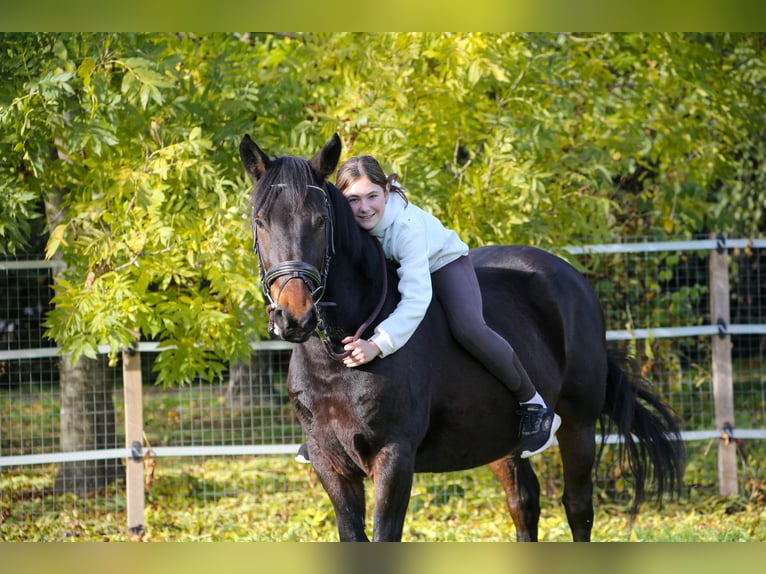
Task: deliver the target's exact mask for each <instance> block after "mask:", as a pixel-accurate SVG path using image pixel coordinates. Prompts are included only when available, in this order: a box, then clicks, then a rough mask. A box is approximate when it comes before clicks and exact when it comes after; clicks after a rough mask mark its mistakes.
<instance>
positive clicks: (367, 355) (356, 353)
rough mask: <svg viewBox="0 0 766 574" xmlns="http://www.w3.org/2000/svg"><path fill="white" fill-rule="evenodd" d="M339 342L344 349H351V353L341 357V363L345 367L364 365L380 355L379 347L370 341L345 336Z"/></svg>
mask: <svg viewBox="0 0 766 574" xmlns="http://www.w3.org/2000/svg"><path fill="white" fill-rule="evenodd" d="M341 343H343V344H344V347H343V348H344V349H345V350H346V351H351V354H350V355H349V356H348V357H346V358H345V359H343V364H344V365H346V366H347V367H358V366H360V365H364V364H365V363H369V362H370V361H372V360H373V359H374V358H375V357H377V356H378V355H380V349H379V348H378V346H377V345H376V344H375V343H373V342H372V341H367V340H365V339H356V340H354V338H353V337H346V338H345V339H343V340H342V341H341Z"/></svg>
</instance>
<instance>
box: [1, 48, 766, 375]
mask: <svg viewBox="0 0 766 574" xmlns="http://www.w3.org/2000/svg"><path fill="white" fill-rule="evenodd" d="M765 44H766V43H765V42H764V36H763V35H762V34H587V35H575V34H550V33H549V34H478V33H477V34H450V33H442V34H436V33H397V34H393V33H392V34H383V33H382V34H358V33H323V34H300V35H291V34H282V35H276V34H248V35H238V34H206V35H195V34H89V33H82V34H43V33H39V34H2V35H0V77H1V78H2V80H3V81H2V82H0V125H2V134H3V135H2V138H1V139H0V253H8V252H10V253H13V252H14V251H16V250H17V249H19V248H21V247H22V246H23V245H24V243H25V238H27V237H28V236H29V234H30V230H31V227H30V221H32V218H34V217H38V216H39V215H40V214H41V213H43V212H45V213H46V215H47V218H48V222H49V225H50V230H49V231H50V239H49V242H48V249H47V254H48V256H49V257H62V258H63V259H64V261H65V262H66V263H67V270H66V271H65V272H64V273H63V275H62V276H61V277H60V279H59V281H58V283H57V295H56V304H57V309H56V311H55V312H54V313H52V314H51V315H50V316H49V318H48V323H47V324H48V327H49V330H50V331H49V332H50V336H51V337H53V338H55V339H56V340H57V341H59V343H61V344H62V345H64V347H65V348H66V349H67V350H68V351H71V352H73V353H74V354H75V355H79V354H85V355H92V354H93V353H94V351H95V348H96V347H97V346H98V345H109V347H110V349H111V350H112V354H113V357H114V356H116V353H117V352H118V351H119V350H120V349H122V348H123V347H125V346H127V345H129V344H130V343H131V342H132V341H134V340H135V339H136V338H137V337H139V336H140V337H142V338H144V339H153V340H157V341H160V342H161V343H162V345H163V347H164V348H165V349H166V351H165V352H164V353H163V354H162V356H161V357H160V359H159V360H158V362H157V368H158V369H159V370H160V373H161V380H162V382H163V383H167V384H171V383H177V382H183V381H187V380H189V379H190V378H192V377H193V376H194V375H195V374H202V375H204V376H208V377H213V376H215V375H216V374H217V373H218V372H220V370H221V369H222V366H223V365H224V364H225V363H226V361H227V360H229V359H231V358H234V357H236V356H243V355H244V354H245V353H247V344H248V342H249V340H250V339H252V338H257V337H260V336H263V335H264V328H265V321H264V318H263V313H262V311H261V309H262V302H261V300H260V294H259V292H258V290H257V289H256V288H255V285H254V280H253V277H254V275H255V269H256V263H255V259H254V257H253V254H252V253H251V251H250V249H249V246H250V237H249V235H250V231H249V228H248V225H247V208H248V205H247V189H248V183H247V181H246V180H245V178H244V176H243V173H242V170H241V167H240V165H239V160H238V153H237V146H238V143H239V140H240V138H241V137H242V135H243V134H244V133H248V132H249V133H251V134H252V135H253V137H254V138H255V139H256V141H257V142H258V144H259V145H260V146H261V147H262V148H263V149H264V150H266V151H267V152H268V153H271V154H274V155H276V154H282V153H294V154H300V155H310V154H311V153H313V152H314V151H315V150H316V149H317V148H318V147H319V146H320V145H321V144H322V143H324V142H325V141H326V140H327V139H328V138H329V136H330V135H331V134H332V133H334V132H338V133H340V135H341V137H342V139H343V142H344V158H345V157H348V156H350V155H352V154H361V153H370V154H373V155H375V156H377V157H378V158H379V159H380V160H381V161H382V163H383V164H384V167H385V168H386V169H388V170H390V171H396V172H397V173H399V174H400V176H401V180H402V182H403V183H404V185H405V186H406V187H407V188H408V189H409V191H410V194H411V196H412V199H413V201H415V202H416V203H418V204H420V205H423V206H424V207H426V208H427V209H430V210H431V211H433V212H434V213H435V214H436V215H437V216H439V217H440V218H442V219H443V220H444V221H445V223H446V224H448V225H449V226H451V227H453V228H455V229H456V230H457V231H458V232H459V233H460V235H461V236H462V237H463V238H464V239H465V240H466V241H467V242H468V243H469V244H470V245H472V246H478V245H482V244H488V243H529V244H535V245H542V246H544V247H553V246H560V245H562V244H568V243H572V242H577V241H587V242H600V241H605V240H609V239H610V238H612V237H614V236H615V235H628V234H632V235H656V234H660V233H673V234H674V235H692V234H697V233H703V232H708V231H710V230H713V229H716V230H718V229H722V230H727V231H734V232H742V233H755V232H757V231H763V228H764V213H763V205H764V204H766V185H765V184H766V176H765V175H764V173H765V172H764V169H763V166H764V159H765V158H764V155H765V154H766V147H764V145H765V144H764V139H763V137H762V135H763V133H764V132H766V129H764V128H765V127H766V126H765V125H764V124H765V123H766V100H765V96H764V90H763V89H762V86H763V84H764V70H765V69H766V68H765V67H764V45H765ZM695 296H696V295H695ZM679 297H680V296H679ZM682 304H683V301H682V298H678V300H677V301H675V302H671V306H669V309H670V310H671V313H672V314H676V313H677V312H680V307H679V306H680V305H682ZM673 305H675V307H674V306H673Z"/></svg>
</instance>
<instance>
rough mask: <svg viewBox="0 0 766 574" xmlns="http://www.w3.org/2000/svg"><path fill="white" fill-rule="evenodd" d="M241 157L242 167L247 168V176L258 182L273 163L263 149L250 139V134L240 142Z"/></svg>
mask: <svg viewBox="0 0 766 574" xmlns="http://www.w3.org/2000/svg"><path fill="white" fill-rule="evenodd" d="M239 157H240V159H242V165H244V166H245V171H246V172H247V175H249V176H250V179H252V180H253V181H258V180H259V179H260V178H261V176H262V175H263V172H264V171H266V169H267V168H268V167H269V164H270V163H271V160H270V159H269V156H267V155H266V154H265V153H263V152H262V151H261V148H259V147H258V146H257V145H256V143H255V142H254V141H253V140H251V139H250V135H249V134H245V137H243V138H242V141H241V142H239Z"/></svg>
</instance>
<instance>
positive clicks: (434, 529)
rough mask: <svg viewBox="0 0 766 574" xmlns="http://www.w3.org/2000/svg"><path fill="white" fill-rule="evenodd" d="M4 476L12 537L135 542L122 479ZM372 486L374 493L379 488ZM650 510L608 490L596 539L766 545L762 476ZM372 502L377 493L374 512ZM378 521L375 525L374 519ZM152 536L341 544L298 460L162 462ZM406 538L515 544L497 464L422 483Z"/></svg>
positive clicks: (562, 522)
mask: <svg viewBox="0 0 766 574" xmlns="http://www.w3.org/2000/svg"><path fill="white" fill-rule="evenodd" d="M32 470H34V472H32V473H30V472H29V471H30V469H29V468H27V469H26V473H22V472H5V471H4V473H3V475H2V477H1V478H0V491H1V492H2V499H1V502H0V540H2V541H126V540H128V539H129V536H128V534H127V532H126V510H125V496H124V491H123V489H122V485H120V484H116V485H113V486H111V487H110V488H109V489H108V490H107V491H105V492H100V493H98V495H94V496H90V497H82V498H77V497H74V496H72V495H67V496H54V495H53V494H52V493H51V490H50V489H51V487H52V484H53V478H54V476H55V474H54V473H55V467H33V468H32ZM546 484H547V486H545V490H546V492H545V495H544V496H543V499H542V516H541V519H540V539H541V540H542V541H556V542H559V541H569V540H571V536H570V533H569V527H568V525H567V523H566V518H565V515H564V511H563V508H562V506H561V505H560V504H559V503H558V500H557V499H558V497H559V492H558V489H557V487H553V489H552V490H551V487H550V485H549V484H548V483H546ZM369 490H371V489H369V488H368V491H369ZM693 492H694V491H693V490H690V491H689V492H688V493H687V494H686V495H684V496H683V497H682V498H681V499H679V500H675V501H665V503H664V505H663V508H662V509H660V510H658V509H656V508H653V507H652V506H650V505H645V506H644V507H643V508H642V511H641V512H640V513H639V515H638V516H637V517H636V519H635V521H634V522H633V523H632V524H631V520H630V516H629V515H628V513H627V511H626V504H625V502H624V501H615V500H614V499H610V497H609V496H607V495H606V494H605V493H603V492H600V493H597V495H596V520H595V526H594V529H593V540H594V541H604V542H613V541H621V542H629V541H645V542H734V541H737V542H740V541H764V540H766V508H765V506H766V505H764V501H766V486H765V485H764V483H763V482H760V483H759V482H758V480H757V479H753V480H752V481H750V482H749V483H748V490H747V492H745V493H744V494H742V495H740V496H736V497H731V498H721V497H718V496H714V495H706V496H700V495H694V494H693ZM371 515H372V501H371V499H369V493H368V516H371ZM368 522H369V520H368ZM145 524H146V533H145V535H144V536H143V540H147V541H260V542H265V541H283V542H284V541H334V540H337V533H336V529H335V522H334V516H333V511H332V507H331V505H330V503H329V500H328V499H327V497H326V495H325V493H324V491H323V490H322V488H321V486H320V485H319V483H318V481H317V478H316V476H315V474H314V472H313V470H312V469H311V467H310V466H306V465H298V464H296V463H294V462H293V461H292V460H291V459H290V458H289V457H268V458H267V457H239V458H236V459H228V460H226V459H220V458H210V459H207V460H192V461H190V460H188V459H185V460H183V461H180V460H172V459H160V460H158V461H157V469H156V472H155V476H154V481H153V483H152V484H151V487H150V488H149V489H148V491H147V494H146V504H145ZM403 538H404V540H405V541H429V542H437V541H441V542H444V541H463V542H470V541H485V542H489V541H507V540H512V539H513V538H514V531H513V527H512V524H511V522H510V519H509V517H508V515H507V512H506V511H505V508H504V502H503V498H502V495H501V492H500V489H499V486H496V485H495V484H494V482H493V479H492V478H491V476H490V475H489V472H488V471H487V470H486V469H483V468H482V469H476V470H473V471H469V472H465V473H448V474H444V475H423V476H419V477H418V478H417V479H416V482H415V486H414V488H413V493H412V498H411V502H410V508H409V512H408V517H407V520H406V523H405V529H404V537H403Z"/></svg>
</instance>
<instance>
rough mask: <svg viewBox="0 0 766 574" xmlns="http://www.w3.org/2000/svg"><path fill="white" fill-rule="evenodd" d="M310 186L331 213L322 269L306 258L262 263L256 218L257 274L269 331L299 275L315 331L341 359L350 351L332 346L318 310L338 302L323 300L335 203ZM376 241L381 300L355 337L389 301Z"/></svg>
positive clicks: (331, 252)
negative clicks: (274, 285) (284, 295)
mask: <svg viewBox="0 0 766 574" xmlns="http://www.w3.org/2000/svg"><path fill="white" fill-rule="evenodd" d="M277 185H280V184H277ZM308 187H309V188H311V189H316V190H318V191H320V192H322V197H323V198H324V203H325V208H326V210H327V216H328V220H327V226H326V227H325V254H324V258H323V260H322V267H321V269H317V268H316V267H314V266H313V265H311V264H310V263H306V262H304V261H293V260H290V261H283V262H282V263H277V264H275V265H273V266H272V267H270V268H269V269H267V270H264V268H263V265H262V264H261V253H260V245H259V243H258V226H257V225H256V224H255V221H253V249H254V251H255V254H256V256H257V259H258V275H259V277H260V280H261V289H262V290H263V294H264V296H265V297H266V300H267V301H268V302H269V305H268V307H267V309H268V313H269V332H273V328H274V318H273V313H274V310H275V309H276V308H277V301H279V297H280V295H281V294H282V291H283V290H284V288H285V286H286V285H287V283H288V282H289V281H291V280H292V279H300V280H301V281H303V282H304V283H305V284H306V287H307V288H308V290H309V291H310V292H311V301H312V304H313V307H314V313H315V314H316V317H317V326H316V328H315V329H314V331H315V332H316V334H317V336H318V337H319V339H320V340H321V341H322V342H323V343H324V344H325V347H326V349H327V352H328V353H329V355H330V356H331V357H332V358H333V359H336V360H338V361H342V360H343V359H345V358H346V357H348V356H349V355H350V354H351V352H350V351H343V352H342V353H336V352H335V351H334V350H333V349H332V342H331V340H330V336H329V335H328V334H327V329H326V327H325V325H324V321H323V320H322V314H321V313H320V312H319V306H321V305H325V306H335V305H336V303H333V302H322V297H323V295H324V291H325V287H326V286H327V276H328V274H329V271H330V261H331V260H332V257H333V255H335V240H334V238H335V235H334V232H335V226H334V221H333V210H332V205H331V204H330V198H329V196H328V194H327V190H325V189H324V188H323V187H319V186H316V185H309V186H308ZM375 244H376V245H377V247H378V252H379V253H380V259H381V265H380V267H381V269H382V270H383V273H382V275H383V277H382V282H381V293H380V298H379V300H378V303H377V304H376V305H375V308H374V309H373V310H372V313H370V316H369V317H368V318H367V320H366V321H365V322H364V323H362V325H360V327H359V328H358V329H357V330H356V332H355V333H354V336H353V337H352V339H353V340H354V341H356V340H358V339H360V338H361V337H362V335H363V334H364V332H365V331H366V330H367V329H368V328H369V327H370V325H372V323H373V321H375V319H376V318H377V316H378V315H379V314H380V311H381V310H382V309H383V305H384V304H385V302H386V295H387V294H388V272H387V269H386V255H385V253H384V251H383V246H382V245H381V243H380V241H378V240H377V239H376V240H375ZM280 278H282V282H281V283H280V287H279V293H278V294H277V301H274V299H273V298H272V297H271V292H270V287H271V285H272V283H274V282H275V281H277V280H278V279H280Z"/></svg>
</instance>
